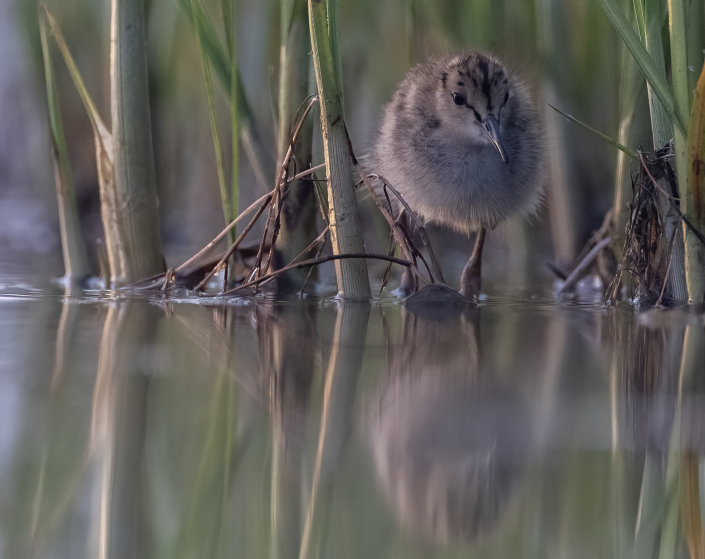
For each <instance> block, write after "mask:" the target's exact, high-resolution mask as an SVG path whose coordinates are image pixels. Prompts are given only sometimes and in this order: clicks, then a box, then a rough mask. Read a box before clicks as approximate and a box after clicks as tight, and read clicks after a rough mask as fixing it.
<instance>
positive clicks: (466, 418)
mask: <svg viewBox="0 0 705 559" xmlns="http://www.w3.org/2000/svg"><path fill="white" fill-rule="evenodd" d="M479 322H480V310H479V309H476V308H470V309H468V310H466V311H465V312H462V313H458V312H454V313H453V312H441V311H439V310H438V309H435V310H434V311H433V312H432V314H429V312H428V311H424V312H422V313H421V314H414V313H412V312H409V311H407V310H404V311H402V328H401V334H400V339H399V340H396V341H395V343H394V344H393V345H391V347H390V354H389V357H388V366H387V375H386V378H385V379H384V380H383V381H382V382H380V386H379V388H378V390H377V392H376V393H375V395H374V396H373V397H372V399H371V401H370V403H369V413H368V414H367V416H368V425H367V427H368V438H369V442H370V445H371V448H372V455H373V460H374V464H375V470H376V474H377V479H378V482H379V485H380V486H381V489H382V491H383V493H384V495H385V497H386V500H387V501H388V503H389V505H390V506H391V508H392V510H393V512H394V515H395V516H396V518H397V519H398V521H399V522H400V524H401V525H402V526H403V527H404V528H405V529H406V530H407V531H408V532H410V533H412V534H420V535H422V536H423V537H424V538H425V539H428V540H432V541H435V542H438V543H442V544H449V543H452V542H458V541H465V542H473V541H481V540H483V539H485V538H487V537H488V536H489V535H490V534H491V533H492V532H493V530H494V529H496V528H497V527H498V526H499V525H500V524H501V523H502V521H503V519H504V518H505V517H506V516H507V514H508V511H509V510H510V509H511V508H512V503H513V502H514V501H515V500H516V499H515V494H516V493H517V492H516V488H517V486H518V484H519V481H520V479H521V477H522V472H523V470H524V467H525V463H526V456H527V451H528V441H529V439H530V436H531V421H530V417H529V416H530V413H529V408H528V406H527V403H526V402H525V401H524V399H523V398H522V395H521V393H520V392H519V391H518V390H517V389H515V388H514V387H513V386H512V385H510V384H508V383H507V382H504V381H501V380H499V379H498V378H497V377H496V376H494V375H493V374H492V373H491V372H490V371H489V370H488V369H486V368H485V367H484V366H483V364H482V359H481V357H482V356H481V347H480V343H479Z"/></svg>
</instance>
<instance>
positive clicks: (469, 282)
mask: <svg viewBox="0 0 705 559" xmlns="http://www.w3.org/2000/svg"><path fill="white" fill-rule="evenodd" d="M481 288H482V277H481V273H480V268H479V266H472V265H468V266H466V267H465V269H464V270H463V275H462V276H461V278H460V294H461V295H463V296H464V297H467V298H468V299H477V298H479V296H480V294H481V291H480V289H481Z"/></svg>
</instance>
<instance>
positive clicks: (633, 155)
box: [548, 103, 639, 160]
mask: <svg viewBox="0 0 705 559" xmlns="http://www.w3.org/2000/svg"><path fill="white" fill-rule="evenodd" d="M548 106H549V107H551V108H552V109H553V110H554V111H556V112H558V113H560V114H562V115H563V116H564V117H566V118H567V119H568V120H570V121H571V122H574V123H575V124H578V125H580V126H582V127H583V128H585V130H587V131H588V132H591V133H593V134H594V135H595V136H597V137H598V138H602V139H603V140H604V141H605V142H607V143H608V144H610V145H611V146H614V147H616V148H617V149H618V150H620V151H622V152H623V153H625V154H626V155H628V156H629V157H631V158H632V159H637V160H638V159H639V154H637V152H635V151H634V150H633V149H629V148H628V147H627V146H624V145H622V144H620V143H619V142H618V141H617V140H615V139H613V138H610V137H609V136H607V135H606V134H603V133H602V132H600V131H599V130H595V129H594V128H592V127H590V126H588V125H587V124H585V123H584V122H580V121H579V120H578V119H577V118H575V117H574V116H571V115H569V114H568V113H564V112H563V111H561V110H560V109H558V108H556V107H554V106H553V105H551V104H550V103H549V104H548Z"/></svg>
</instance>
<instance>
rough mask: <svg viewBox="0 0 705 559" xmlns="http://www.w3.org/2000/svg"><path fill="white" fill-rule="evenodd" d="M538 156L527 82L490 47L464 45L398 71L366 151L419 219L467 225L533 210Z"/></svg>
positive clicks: (540, 180) (373, 168) (486, 224)
mask: <svg viewBox="0 0 705 559" xmlns="http://www.w3.org/2000/svg"><path fill="white" fill-rule="evenodd" d="M493 130H494V138H495V139H498V140H499V143H497V142H495V143H493V142H492V139H493ZM500 146H501V147H503V150H504V153H502V151H501V149H500ZM544 157H545V156H544V144H543V134H542V131H541V128H540V126H539V123H538V118H537V114H536V109H535V107H534V105H533V103H532V100H531V96H530V94H529V90H528V88H527V87H526V86H525V85H524V84H523V83H522V82H521V81H520V80H519V79H517V78H516V77H515V76H514V75H513V74H511V73H509V72H508V71H507V69H506V68H505V67H504V66H503V65H502V63H501V62H500V61H499V60H498V59H497V58H495V57H494V56H492V55H490V54H484V53H475V52H470V53H463V54H460V55H457V56H452V57H441V58H434V59H432V60H430V61H429V62H427V63H426V64H422V65H419V66H416V67H415V68H413V69H411V70H410V71H409V72H408V73H407V75H406V76H405V77H404V79H403V80H402V81H401V83H400V84H399V87H398V88H397V90H396V91H395V93H394V96H393V97H392V100H391V102H390V103H389V104H388V105H387V106H386V107H385V110H384V119H383V123H382V127H381V130H380V133H379V136H378V138H377V140H376V142H375V145H374V149H373V151H372V153H370V154H369V156H368V158H367V160H368V165H369V171H370V172H373V173H377V174H379V175H382V176H383V177H384V178H386V179H387V180H388V181H389V182H390V183H391V184H392V186H394V187H395V188H396V189H397V190H398V191H399V192H400V193H401V194H402V196H403V197H404V199H405V200H406V202H407V203H408V204H409V206H410V207H411V209H412V210H414V212H415V213H417V214H418V215H419V216H420V217H421V218H422V219H423V220H424V221H425V222H427V223H435V224H438V225H444V226H447V227H451V228H453V229H455V230H456V231H461V232H470V231H472V230H475V229H478V228H490V229H492V228H494V227H495V226H496V225H497V224H498V223H500V222H502V221H504V220H505V219H507V218H508V217H510V216H513V215H520V216H528V215H531V214H532V213H534V212H535V211H536V208H537V206H538V205H539V202H540V200H541V193H542V189H543V184H544ZM378 187H379V188H381V184H380V185H378ZM390 198H393V196H391V195H390ZM393 203H394V205H395V206H396V207H395V210H398V209H399V207H398V204H397V203H396V202H394V200H393Z"/></svg>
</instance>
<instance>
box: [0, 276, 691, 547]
mask: <svg viewBox="0 0 705 559" xmlns="http://www.w3.org/2000/svg"><path fill="white" fill-rule="evenodd" d="M197 303H198V301H196V300H194V299H193V298H192V297H189V296H187V295H184V296H183V297H178V298H164V297H161V296H154V297H151V298H149V299H147V298H137V297H134V296H123V297H120V298H117V299H116V298H114V297H110V296H108V295H107V294H99V293H88V294H85V293H84V294H76V293H74V294H66V293H64V291H63V288H61V287H60V286H58V285H55V284H51V283H49V282H37V281H35V280H28V279H26V278H23V277H22V276H19V275H17V276H6V277H3V278H0V421H1V422H2V423H1V424H0V511H1V516H0V546H1V549H2V552H0V555H1V556H2V557H7V558H15V557H17V558H20V557H22V558H25V557H38V558H39V557H41V558H43V557H61V558H63V557H66V558H69V557H70V558H79V557H86V558H88V557H90V558H94V557H115V558H121V559H122V558H129V557H137V558H162V557H163V558H180V557H184V558H186V557H194V558H196V557H198V558H202V557H272V558H288V557H301V558H305V557H331V558H332V557H335V558H347V557H350V558H357V557H360V558H368V557H399V558H402V557H403V558H409V557H411V558H414V557H419V558H420V557H439V558H440V557H461V556H462V557H483V558H485V557H507V556H513V557H625V556H633V557H653V556H655V555H656V554H658V556H659V557H661V556H663V557H673V556H679V557H680V556H688V555H689V554H691V553H692V552H693V550H697V549H702V548H698V547H697V546H698V545H700V546H702V516H701V514H700V511H701V504H702V502H703V500H704V499H705V497H704V492H703V490H702V483H701V482H702V475H703V473H704V468H703V464H704V462H703V459H702V456H703V447H704V446H705V445H703V436H704V433H703V425H705V421H704V419H705V417H704V412H705V402H704V401H703V393H704V392H703V374H702V373H703V370H705V367H703V364H705V359H704V358H703V351H705V350H704V349H703V348H705V343H704V340H703V338H704V332H703V322H702V320H701V319H699V318H698V317H697V316H695V315H690V314H688V313H685V312H679V311H675V312H673V311H672V312H669V313H664V312H657V311H648V312H647V311H644V310H642V311H638V310H636V309H634V308H633V307H631V306H629V305H622V306H618V307H609V308H608V307H602V306H599V305H580V304H576V303H569V302H554V301H552V300H551V299H550V298H546V297H536V296H527V295H523V294H519V295H516V296H514V295H512V296H503V297H499V298H496V297H490V298H488V299H487V300H485V301H483V302H482V304H481V305H480V306H479V307H477V308H476V307H473V308H468V309H465V310H458V309H454V310H453V309H452V310H450V311H442V310H441V309H434V310H435V312H428V311H427V312H422V313H418V312H417V313H413V312H410V311H408V310H407V309H405V308H403V307H402V306H401V305H400V304H398V302H396V301H395V300H393V299H385V300H383V301H382V302H377V303H375V304H373V305H361V304H353V303H341V302H339V301H335V300H331V299H313V298H309V299H305V300H299V301H282V302H275V301H272V300H266V299H261V300H254V299H246V300H238V301H230V302H228V303H227V304H210V305H204V304H197ZM684 345H685V347H686V352H685V354H684V352H683V348H684ZM693 348H695V349H693ZM698 538H700V539H698ZM698 542H699V543H698ZM691 556H692V555H691Z"/></svg>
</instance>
